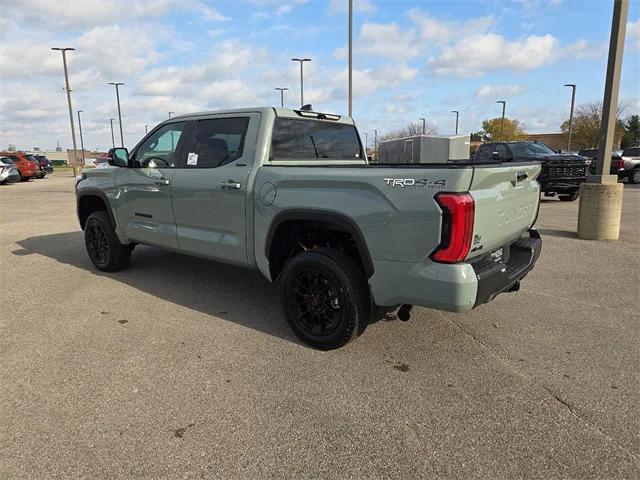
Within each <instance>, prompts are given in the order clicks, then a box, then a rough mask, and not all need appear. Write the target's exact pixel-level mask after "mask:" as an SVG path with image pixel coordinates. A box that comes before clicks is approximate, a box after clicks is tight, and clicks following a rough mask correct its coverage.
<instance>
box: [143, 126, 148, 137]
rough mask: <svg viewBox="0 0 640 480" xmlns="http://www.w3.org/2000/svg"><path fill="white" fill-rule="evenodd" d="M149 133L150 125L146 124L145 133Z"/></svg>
mask: <svg viewBox="0 0 640 480" xmlns="http://www.w3.org/2000/svg"><path fill="white" fill-rule="evenodd" d="M147 133H149V125H145V126H144V134H145V135H146V134H147Z"/></svg>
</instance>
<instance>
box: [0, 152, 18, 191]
mask: <svg viewBox="0 0 640 480" xmlns="http://www.w3.org/2000/svg"><path fill="white" fill-rule="evenodd" d="M19 181H20V172H19V171H18V167H16V166H15V164H14V163H13V160H11V159H10V158H7V157H0V185H4V184H5V183H13V182H19Z"/></svg>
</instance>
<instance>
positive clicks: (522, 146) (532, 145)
mask: <svg viewBox="0 0 640 480" xmlns="http://www.w3.org/2000/svg"><path fill="white" fill-rule="evenodd" d="M473 162H474V163H476V164H480V163H492V162H517V163H530V162H539V163H540V164H541V165H542V172H541V173H540V176H539V177H538V183H539V184H540V189H541V191H542V193H544V194H545V195H548V196H555V195H558V198H559V199H560V200H562V201H568V202H572V201H574V200H575V199H576V198H578V195H579V192H580V184H581V183H584V182H586V181H587V172H588V169H589V164H590V161H589V159H588V158H586V157H583V156H580V155H571V154H559V153H556V152H554V151H553V150H552V149H551V148H549V147H548V146H547V145H545V144H544V143H540V142H492V143H485V144H483V145H480V147H479V148H478V150H477V151H476V155H475V157H474V159H473Z"/></svg>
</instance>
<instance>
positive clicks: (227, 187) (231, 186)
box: [220, 180, 242, 190]
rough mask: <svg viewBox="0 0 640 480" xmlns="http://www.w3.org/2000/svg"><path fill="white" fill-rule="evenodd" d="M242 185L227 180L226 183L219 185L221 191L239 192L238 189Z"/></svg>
mask: <svg viewBox="0 0 640 480" xmlns="http://www.w3.org/2000/svg"><path fill="white" fill-rule="evenodd" d="M241 186H242V185H240V184H239V183H238V182H236V181H235V180H227V181H226V182H222V183H220V187H221V188H222V189H223V190H240V187H241Z"/></svg>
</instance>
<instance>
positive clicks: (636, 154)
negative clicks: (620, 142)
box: [618, 146, 640, 184]
mask: <svg viewBox="0 0 640 480" xmlns="http://www.w3.org/2000/svg"><path fill="white" fill-rule="evenodd" d="M618 177H626V178H628V179H629V183H634V184H638V183H640V146H636V147H631V148H625V149H624V150H623V151H622V168H621V169H620V170H619V171H618Z"/></svg>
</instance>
